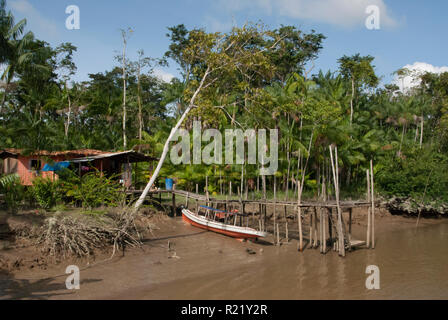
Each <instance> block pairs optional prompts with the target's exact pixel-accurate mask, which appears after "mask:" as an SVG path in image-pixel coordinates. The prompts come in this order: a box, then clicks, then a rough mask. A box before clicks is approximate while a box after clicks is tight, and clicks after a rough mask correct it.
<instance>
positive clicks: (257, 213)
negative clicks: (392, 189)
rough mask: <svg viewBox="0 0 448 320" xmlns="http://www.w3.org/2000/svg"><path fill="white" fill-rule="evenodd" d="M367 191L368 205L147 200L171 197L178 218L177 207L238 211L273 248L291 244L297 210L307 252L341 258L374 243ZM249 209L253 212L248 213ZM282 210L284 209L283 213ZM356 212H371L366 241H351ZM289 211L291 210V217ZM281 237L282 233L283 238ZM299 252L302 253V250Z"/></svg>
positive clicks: (155, 193) (154, 193)
mask: <svg viewBox="0 0 448 320" xmlns="http://www.w3.org/2000/svg"><path fill="white" fill-rule="evenodd" d="M369 181H370V182H369V183H372V181H371V180H369ZM196 190H198V188H196ZM368 191H369V198H368V199H367V201H339V199H337V200H326V201H300V202H298V201H297V200H290V201H288V200H279V199H276V197H275V196H274V199H272V200H269V199H259V200H249V199H242V197H241V196H240V197H239V198H238V199H235V198H233V199H229V198H228V197H227V196H226V198H225V199H218V198H213V197H210V195H209V194H208V192H207V193H206V194H205V195H203V194H199V193H194V192H187V191H183V190H151V191H149V193H148V197H149V198H151V199H153V200H155V201H158V202H160V203H162V197H161V195H162V194H171V202H172V204H171V213H172V215H175V213H176V210H177V208H178V206H179V207H180V206H181V205H182V206H183V207H186V208H192V209H197V208H198V206H199V205H202V204H203V205H206V206H212V207H216V208H221V209H223V210H226V211H230V210H234V209H238V213H237V214H236V216H235V217H236V219H237V220H236V221H237V223H238V224H239V225H241V226H250V227H252V228H256V229H258V230H260V231H265V232H268V233H270V234H271V235H272V239H273V240H272V243H273V244H274V245H280V244H287V243H290V241H289V240H290V239H291V238H292V237H291V234H292V233H293V228H291V226H288V225H289V224H288V220H291V219H293V220H294V221H295V220H296V219H297V217H296V216H295V214H294V212H298V208H301V211H300V212H301V214H300V219H301V220H304V219H307V220H308V222H309V230H310V232H309V234H308V236H309V237H308V248H314V249H320V252H321V253H322V254H326V253H328V252H329V251H331V249H333V250H334V251H338V252H339V255H340V256H345V252H346V250H347V251H351V250H352V249H355V248H360V247H369V245H370V244H371V243H372V244H373V243H374V242H373V238H372V237H373V235H374V232H373V227H374V224H373V223H372V221H373V212H374V209H373V207H374V206H375V202H374V200H373V199H372V197H373V192H372V191H371V189H370V188H369V190H368ZM141 193H142V191H141V190H130V191H127V194H129V195H134V196H138V195H140V194H141ZM274 194H275V192H274ZM176 197H178V198H180V197H182V198H184V200H185V202H182V203H178V202H176ZM250 207H251V209H252V210H248V208H250ZM267 207H269V208H272V210H271V211H272V213H271V215H270V217H269V219H271V218H272V219H271V220H272V221H273V225H272V224H271V225H269V223H268V221H267V220H268V215H267ZM281 207H284V210H281ZM354 208H368V221H369V222H368V224H367V230H366V231H367V241H364V240H357V239H354V238H353V237H352V222H353V219H352V211H353V209H354ZM254 209H255V210H254ZM287 209H290V210H289V211H290V212H289V214H288V213H287V212H288V210H287ZM291 211H292V213H291ZM281 213H283V214H281ZM343 213H345V214H348V215H346V217H345V218H346V219H344V215H343ZM280 229H284V231H283V232H280ZM304 229H305V228H302V230H298V231H297V232H298V238H299V239H300V238H303V230H304ZM280 233H282V237H281V236H280ZM280 239H282V241H281V240H280ZM372 248H373V246H372ZM298 249H299V251H302V250H300V248H298ZM302 249H303V248H302Z"/></svg>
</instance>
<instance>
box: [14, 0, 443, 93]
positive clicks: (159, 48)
mask: <svg viewBox="0 0 448 320" xmlns="http://www.w3.org/2000/svg"><path fill="white" fill-rule="evenodd" d="M70 5H75V6H77V7H78V8H79V12H80V28H79V30H68V29H67V28H66V19H67V17H69V14H67V13H66V8H67V7H68V6H70ZM372 5H373V6H375V8H377V9H378V12H379V19H374V20H371V19H372V18H371V15H372V13H373V11H368V12H367V13H366V9H367V8H368V7H369V6H372ZM7 7H8V8H9V9H10V10H11V11H12V12H13V14H14V15H15V16H16V18H17V19H22V18H26V19H27V21H28V27H29V29H31V30H32V31H33V32H34V33H35V35H36V37H38V38H39V39H41V40H45V41H47V42H49V43H50V44H51V45H53V46H57V45H58V44H60V43H62V42H71V43H73V44H74V45H75V46H77V47H78V52H77V53H76V54H75V62H76V64H77V67H78V71H77V74H76V75H75V77H74V80H76V81H82V80H88V74H89V73H97V72H104V71H106V70H110V69H111V68H112V67H113V66H114V65H117V64H118V63H117V62H116V61H114V57H115V56H116V55H118V54H120V52H121V50H122V40H121V32H120V29H127V28H128V27H130V28H131V29H132V30H133V33H132V36H131V37H130V39H129V40H128V54H129V56H130V58H131V59H136V57H137V51H138V50H139V49H143V50H144V52H145V54H146V55H147V56H150V57H153V58H157V57H162V56H163V54H164V53H165V51H166V50H167V49H168V45H169V39H168V38H167V37H166V33H167V31H168V30H167V27H169V26H174V25H177V24H185V25H186V26H187V28H195V27H199V28H205V29H206V30H207V31H210V32H216V31H221V32H226V31H229V30H230V29H231V28H232V26H242V25H243V24H244V23H245V22H248V21H249V22H258V21H262V22H263V23H264V24H266V25H267V26H269V27H272V28H276V27H279V26H280V25H282V24H283V25H294V26H296V27H298V28H300V29H301V30H303V31H305V32H310V31H311V30H313V29H314V30H316V32H319V33H323V34H324V35H325V36H326V37H327V39H326V40H325V41H324V43H323V46H324V48H323V50H322V51H321V53H320V54H319V58H318V59H317V60H316V61H315V64H314V68H313V69H312V71H311V73H317V72H318V71H319V70H323V71H328V70H331V71H336V70H337V68H338V64H337V59H338V58H340V57H342V56H343V55H352V54H356V53H360V54H361V55H371V56H373V57H375V60H374V65H375V67H376V71H377V74H378V75H380V76H381V77H382V83H383V84H385V83H390V82H392V81H396V79H394V76H393V75H392V73H393V72H394V71H396V70H398V69H400V68H402V67H408V68H410V69H414V70H417V71H421V70H425V71H431V72H442V71H448V61H446V60H447V59H446V57H447V55H446V52H447V51H448V41H446V37H447V36H446V30H448V19H446V18H445V16H446V15H447V14H448V1H445V0H432V1H423V0H182V1H181V0H163V1H160V0H159V1H153V0H126V1H117V0H116V1H110V0H109V1H106V0H94V1H91V0H90V1H88V0H7ZM374 18H375V17H374ZM366 20H369V21H375V22H377V23H379V25H378V27H379V29H373V30H371V29H368V28H367V27H366ZM17 21H18V20H17ZM309 67H311V65H310V66H309ZM155 73H156V75H157V76H159V77H161V78H162V79H164V80H165V81H169V80H170V79H171V78H172V77H173V76H178V75H179V72H178V70H177V66H176V65H175V63H174V62H171V63H170V65H169V66H168V67H166V68H157V69H156V70H155ZM402 83H403V84H404V85H405V86H410V85H412V84H411V80H410V79H405V81H404V82H402V81H399V82H397V84H399V85H401V84H402Z"/></svg>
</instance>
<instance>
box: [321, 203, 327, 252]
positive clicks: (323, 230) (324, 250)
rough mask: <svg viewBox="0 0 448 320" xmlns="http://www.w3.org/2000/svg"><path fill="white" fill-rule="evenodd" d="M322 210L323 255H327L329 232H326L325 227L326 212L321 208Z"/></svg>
mask: <svg viewBox="0 0 448 320" xmlns="http://www.w3.org/2000/svg"><path fill="white" fill-rule="evenodd" d="M321 210H322V221H321V223H322V241H323V249H322V251H323V252H322V253H327V234H326V233H327V230H326V225H325V220H326V217H325V211H324V209H323V208H321Z"/></svg>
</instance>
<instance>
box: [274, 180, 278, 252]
mask: <svg viewBox="0 0 448 320" xmlns="http://www.w3.org/2000/svg"><path fill="white" fill-rule="evenodd" d="M276 202H277V181H276V179H275V176H274V238H275V224H276V217H277V205H276ZM277 227H278V226H277ZM277 232H278V231H277ZM277 236H278V235H277ZM277 243H278V241H277Z"/></svg>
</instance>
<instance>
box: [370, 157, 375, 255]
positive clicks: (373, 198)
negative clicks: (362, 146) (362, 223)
mask: <svg viewBox="0 0 448 320" xmlns="http://www.w3.org/2000/svg"><path fill="white" fill-rule="evenodd" d="M370 190H371V192H372V194H371V200H372V249H375V190H374V184H373V160H370Z"/></svg>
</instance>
